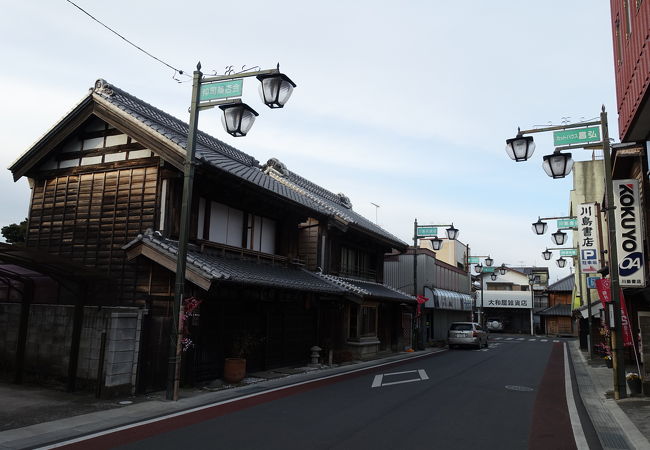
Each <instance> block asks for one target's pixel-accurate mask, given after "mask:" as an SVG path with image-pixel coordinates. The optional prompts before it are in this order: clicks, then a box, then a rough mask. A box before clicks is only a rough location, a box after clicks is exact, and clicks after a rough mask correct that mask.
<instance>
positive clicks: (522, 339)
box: [517, 338, 526, 341]
mask: <svg viewBox="0 0 650 450" xmlns="http://www.w3.org/2000/svg"><path fill="white" fill-rule="evenodd" d="M517 340H518V341H525V340H526V338H519V339H517Z"/></svg>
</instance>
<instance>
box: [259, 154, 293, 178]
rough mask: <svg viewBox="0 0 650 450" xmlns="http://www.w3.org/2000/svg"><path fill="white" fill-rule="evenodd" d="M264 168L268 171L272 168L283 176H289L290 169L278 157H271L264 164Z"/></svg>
mask: <svg viewBox="0 0 650 450" xmlns="http://www.w3.org/2000/svg"><path fill="white" fill-rule="evenodd" d="M262 170H263V171H264V172H266V173H269V172H270V171H271V170H272V171H274V172H276V173H277V174H278V175H280V176H282V177H285V178H286V177H287V175H288V172H289V170H288V169H287V166H286V165H284V164H283V163H282V162H281V161H280V160H279V159H278V158H271V159H269V160H268V161H267V162H266V164H264V165H263V166H262Z"/></svg>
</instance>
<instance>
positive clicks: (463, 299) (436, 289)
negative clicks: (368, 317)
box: [384, 247, 474, 342]
mask: <svg viewBox="0 0 650 450" xmlns="http://www.w3.org/2000/svg"><path fill="white" fill-rule="evenodd" d="M436 256H437V255H436V253H435V252H433V251H432V250H429V249H426V248H417V249H414V247H409V248H408V250H407V251H406V252H405V253H399V254H398V253H392V254H387V255H385V257H384V280H385V282H386V284H389V285H392V286H395V287H397V288H398V289H400V290H404V291H405V292H407V293H409V294H411V295H416V296H417V295H419V296H423V297H425V298H426V299H427V300H426V302H424V303H423V304H422V305H420V314H421V320H418V321H417V322H416V326H417V327H418V329H419V330H421V331H419V332H418V336H420V335H421V336H422V339H423V341H424V342H431V341H442V340H446V339H447V331H448V330H449V325H450V324H451V323H452V322H458V321H468V320H470V319H471V318H472V310H473V306H474V301H473V298H472V296H471V293H470V280H469V275H468V273H467V272H466V271H465V270H463V269H461V268H458V267H456V266H454V265H452V264H448V263H446V262H443V261H440V260H439V259H437V258H436ZM416 257H417V287H416V288H415V289H414V273H413V264H414V260H415V258H416Z"/></svg>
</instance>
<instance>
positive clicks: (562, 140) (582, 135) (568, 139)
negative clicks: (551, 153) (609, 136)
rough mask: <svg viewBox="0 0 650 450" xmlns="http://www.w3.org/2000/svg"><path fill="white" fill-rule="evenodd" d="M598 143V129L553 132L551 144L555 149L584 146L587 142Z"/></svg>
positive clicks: (588, 128)
mask: <svg viewBox="0 0 650 450" xmlns="http://www.w3.org/2000/svg"><path fill="white" fill-rule="evenodd" d="M598 141H600V128H599V127H587V128H574V129H572V130H562V131H554V132H553V144H554V145H555V146H556V147H557V146H560V145H571V144H585V143H587V142H598Z"/></svg>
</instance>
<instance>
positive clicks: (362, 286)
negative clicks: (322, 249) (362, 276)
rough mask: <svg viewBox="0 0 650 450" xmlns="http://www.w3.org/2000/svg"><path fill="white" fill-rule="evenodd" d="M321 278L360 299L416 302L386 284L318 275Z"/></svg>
mask: <svg viewBox="0 0 650 450" xmlns="http://www.w3.org/2000/svg"><path fill="white" fill-rule="evenodd" d="M318 275H319V276H320V277H322V278H323V279H325V280H328V281H330V282H331V283H334V284H336V285H337V286H341V287H342V288H344V289H346V290H347V291H348V292H350V293H353V294H355V295H358V296H360V297H364V298H368V299H372V298H376V299H378V300H379V299H382V300H395V301H400V302H411V303H413V302H415V298H414V297H412V296H410V295H408V294H406V293H404V292H402V291H399V290H397V289H395V288H393V287H392V286H388V285H386V284H380V283H373V282H371V281H360V280H353V279H351V278H342V277H337V276H334V275H326V274H323V273H318Z"/></svg>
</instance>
